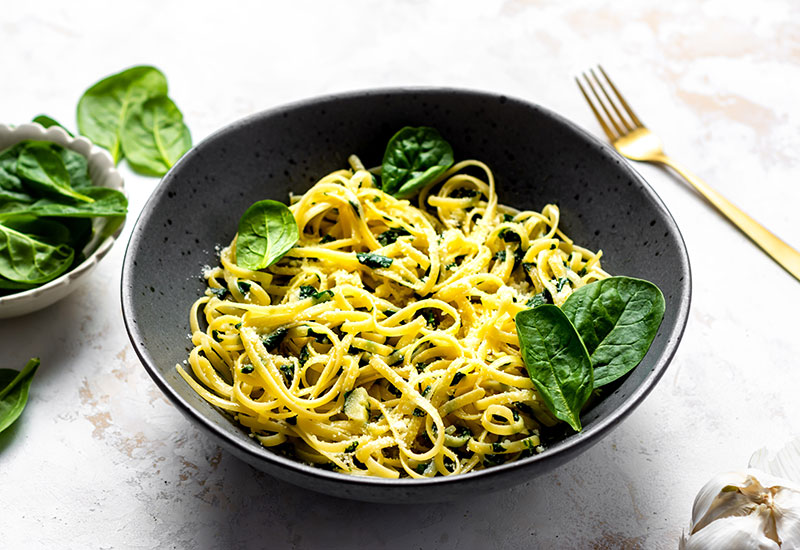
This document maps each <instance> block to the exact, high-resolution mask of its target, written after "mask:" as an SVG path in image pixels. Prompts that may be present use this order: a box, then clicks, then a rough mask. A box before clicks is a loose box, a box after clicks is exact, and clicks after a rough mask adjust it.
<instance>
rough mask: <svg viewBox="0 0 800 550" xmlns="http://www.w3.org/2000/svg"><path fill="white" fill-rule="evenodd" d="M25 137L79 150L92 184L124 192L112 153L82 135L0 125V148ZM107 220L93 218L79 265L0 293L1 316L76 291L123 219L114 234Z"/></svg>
mask: <svg viewBox="0 0 800 550" xmlns="http://www.w3.org/2000/svg"><path fill="white" fill-rule="evenodd" d="M26 139H30V140H38V141H52V142H53V143H57V144H59V145H63V146H64V147H66V148H67V149H72V150H73V151H75V152H78V153H80V154H81V155H83V156H85V157H86V159H87V161H88V167H89V177H91V179H92V183H93V184H94V185H96V186H99V187H108V188H110V189H116V190H117V191H122V192H123V193H124V192H125V185H124V182H123V179H122V176H121V175H120V173H119V172H118V171H117V169H116V167H115V166H114V161H113V160H112V159H111V155H109V154H108V152H107V151H106V150H105V149H101V148H100V147H97V146H95V145H93V144H92V142H91V141H89V140H88V139H86V138H85V137H72V136H70V135H69V134H67V132H65V131H64V129H63V128H59V127H57V126H52V127H50V128H44V127H42V126H41V125H40V124H37V123H35V122H31V123H27V124H20V125H19V126H7V125H5V124H0V151H3V150H5V149H8V148H9V147H11V146H12V145H15V144H17V143H19V142H20V141H24V140H26ZM107 221H108V220H107V219H105V218H95V219H94V220H92V225H93V229H94V236H93V238H92V240H91V241H89V243H87V245H86V246H85V247H84V248H83V254H84V256H85V257H86V259H85V260H84V261H82V262H81V263H80V264H78V265H77V266H75V267H74V268H72V269H70V270H69V271H67V272H66V273H64V274H62V275H60V276H59V277H56V278H55V279H53V280H52V281H50V282H48V283H45V284H43V285H42V286H39V287H37V288H32V289H30V290H26V291H23V292H16V293H14V294H9V295H7V296H0V319H4V318H8V317H17V316H19V315H25V314H26V313H32V312H34V311H37V310H39V309H42V308H45V307H47V306H49V305H51V304H54V303H55V302H57V301H58V300H60V299H62V298H64V297H65V296H67V295H68V294H69V293H70V292H72V291H73V290H75V289H76V288H77V287H78V283H79V282H80V281H83V280H85V278H86V276H87V275H88V274H89V273H91V271H92V270H93V269H94V268H95V266H97V264H98V263H99V262H100V260H101V259H102V258H103V257H104V256H105V255H106V254H108V251H109V250H111V247H112V246H113V245H114V241H115V240H116V238H117V237H118V236H119V234H120V233H121V232H122V227H123V225H124V222H123V224H120V225H119V227H117V228H115V229H113V234H111V235H108V232H107V231H106V224H107ZM109 229H110V228H109Z"/></svg>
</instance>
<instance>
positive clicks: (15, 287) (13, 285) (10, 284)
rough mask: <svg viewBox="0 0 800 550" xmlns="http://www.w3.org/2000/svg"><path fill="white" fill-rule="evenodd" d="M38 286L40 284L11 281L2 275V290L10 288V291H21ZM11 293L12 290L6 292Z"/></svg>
mask: <svg viewBox="0 0 800 550" xmlns="http://www.w3.org/2000/svg"><path fill="white" fill-rule="evenodd" d="M37 286H39V285H33V284H29V283H18V282H16V281H9V280H8V279H6V278H5V277H0V291H5V290H8V291H14V292H19V291H21V290H30V289H32V288H36V287H37ZM10 293H11V292H8V293H6V294H10ZM0 294H1V293H0Z"/></svg>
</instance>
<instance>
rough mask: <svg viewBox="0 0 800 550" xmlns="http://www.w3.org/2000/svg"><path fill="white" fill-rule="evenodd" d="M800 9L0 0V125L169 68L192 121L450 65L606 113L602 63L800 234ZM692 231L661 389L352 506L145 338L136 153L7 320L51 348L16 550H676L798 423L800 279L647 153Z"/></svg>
mask: <svg viewBox="0 0 800 550" xmlns="http://www.w3.org/2000/svg"><path fill="white" fill-rule="evenodd" d="M799 29H800V5H798V4H797V2H793V1H791V0H785V1H765V2H759V3H745V2H730V1H728V0H718V1H702V2H697V1H693V0H692V1H675V2H661V3H654V2H641V1H634V0H628V1H617V2H614V3H605V5H601V4H600V3H597V2H569V3H567V2H556V1H552V2H536V1H524V0H506V1H500V0H483V1H460V2H456V1H451V2H446V1H431V2H424V1H422V0H403V1H395V2H391V3H390V2H379V1H377V0H375V1H366V0H362V1H352V2H323V1H318V2H314V1H295V2H291V3H290V2H282V3H278V2H236V3H233V2H231V3H227V4H225V3H219V2H215V3H200V2H198V3H194V4H192V3H188V2H187V3H178V2H172V3H170V2H164V1H160V2H155V1H140V2H129V3H124V4H123V3H109V2H100V1H92V2H81V3H76V2H73V3H66V2H57V1H46V2H44V1H43V2H28V3H20V2H18V3H16V4H14V5H13V6H7V7H6V9H5V10H4V15H3V17H2V18H0V44H2V46H1V47H0V74H2V78H0V121H3V122H8V123H20V122H24V121H26V120H29V119H30V118H31V117H33V116H34V115H36V114H38V113H40V112H45V113H48V114H50V115H51V116H53V117H55V118H56V119H59V120H62V121H63V122H64V123H66V124H68V125H70V126H73V127H74V109H75V105H76V103H77V100H78V98H79V97H80V95H81V93H82V92H83V90H84V89H85V88H86V87H87V86H88V85H89V84H91V83H92V82H95V81H96V80H98V79H99V78H100V77H102V76H105V75H107V74H110V73H113V72H116V71H118V70H121V69H122V68H125V67H128V66H130V65H134V64H140V63H147V64H154V65H156V66H158V67H160V68H161V69H162V70H163V71H164V72H165V73H166V75H167V77H168V79H169V84H170V88H171V94H170V95H171V96H172V97H173V98H174V99H175V101H176V102H177V104H178V105H179V106H180V107H181V108H182V109H183V111H184V114H185V117H186V120H187V122H188V124H189V126H190V128H191V130H192V133H193V136H194V138H195V141H199V140H200V139H202V138H203V137H205V136H206V135H208V134H209V133H210V132H212V131H214V130H216V129H217V128H219V127H221V126H223V125H225V124H227V123H229V122H231V121H233V120H236V119H238V118H240V117H242V116H245V115H248V114H250V113H253V112H257V111H259V110H262V109H266V108H269V107H272V106H276V105H280V104H283V103H286V102H290V101H294V100H297V99H301V98H307V97H312V96H316V95H319V94H326V93H330V92H337V91H345V90H352V89H359V88H368V87H373V86H385V85H446V86H462V87H468V88H476V89H483V90H490V91H494V92H500V93H505V94H508V95H513V96H518V97H522V98H527V99H529V100H531V101H534V102H537V103H540V104H542V105H545V106H547V107H549V108H551V109H553V110H555V111H558V112H560V113H562V114H563V115H565V116H567V117H569V118H571V119H572V120H574V121H576V122H578V123H579V124H581V125H583V126H584V127H586V128H588V129H589V130H590V131H592V132H594V133H595V134H597V135H600V134H601V131H600V129H599V127H598V126H597V124H596V122H595V121H594V120H593V118H592V115H591V113H590V111H589V110H588V108H587V107H586V105H584V103H583V99H582V98H581V97H580V95H579V93H578V91H577V89H576V87H575V84H574V82H573V81H572V77H573V75H574V74H575V73H576V72H578V71H580V70H582V69H584V68H586V67H588V66H590V65H593V64H595V63H597V62H601V63H602V64H603V65H604V66H605V67H606V69H607V70H609V71H610V72H611V74H612V75H613V76H614V77H615V79H616V80H617V83H618V84H619V85H620V86H621V87H622V88H623V89H624V91H625V92H626V94H627V96H628V97H629V99H631V100H632V102H633V103H634V105H635V107H636V108H637V111H638V113H639V114H640V115H641V116H642V118H644V119H645V121H646V122H647V123H648V124H649V125H650V126H651V127H652V128H653V129H655V130H657V131H658V133H659V134H660V135H661V137H662V138H663V140H664V141H665V142H666V143H667V144H668V151H669V152H670V153H672V154H674V155H675V156H676V157H677V158H679V159H681V160H682V161H683V162H684V163H685V164H687V165H688V166H690V167H692V169H693V170H694V171H695V172H697V173H698V174H700V175H701V176H703V177H704V178H705V179H706V180H707V181H708V182H709V183H711V184H712V185H713V186H715V187H716V188H717V189H719V190H720V191H722V192H723V193H724V194H725V195H727V196H728V197H729V198H730V199H731V200H732V201H733V202H735V203H737V204H739V205H741V206H743V207H746V210H747V211H748V212H749V213H750V214H751V215H752V216H753V217H755V218H756V219H759V220H761V221H763V222H764V223H765V224H766V225H768V226H769V227H770V228H771V229H772V230H773V231H775V232H776V233H777V234H778V235H781V236H782V237H783V238H784V240H786V241H787V242H789V243H791V244H792V245H793V246H794V247H796V248H800V225H798V222H797V208H798V205H800V183H799V182H798V167H800V132H798V127H800V102H798V94H797V91H798V89H800V30H799ZM637 169H638V170H640V172H641V173H642V174H643V175H644V177H645V178H646V179H647V180H648V181H650V183H651V184H652V185H653V187H654V188H655V189H656V191H657V192H658V193H659V194H660V195H661V197H662V198H663V199H664V201H665V202H666V204H667V206H668V207H669V208H670V209H671V211H672V213H673V215H674V216H675V218H676V220H677V222H678V225H679V226H680V227H681V229H682V231H683V234H684V237H685V239H686V243H687V246H688V248H689V252H690V255H691V260H692V267H693V275H694V300H693V305H692V311H691V317H690V320H689V325H688V327H687V330H686V336H685V338H684V341H683V343H682V345H681V348H680V349H679V351H678V354H677V356H676V358H675V360H674V362H673V364H672V365H671V367H670V368H669V370H668V371H667V374H666V376H665V377H664V378H663V379H662V380H661V382H660V384H659V385H658V387H657V388H656V389H655V390H654V391H653V393H652V394H651V395H650V396H649V397H648V399H647V400H646V401H645V402H644V404H643V405H642V406H641V407H639V408H638V409H637V410H636V411H635V412H634V413H633V414H632V415H631V417H630V418H629V419H628V420H626V421H625V422H624V423H623V424H622V425H621V426H620V427H619V428H618V429H617V430H616V431H615V432H613V433H612V434H611V436H610V437H608V438H606V439H605V440H603V441H602V442H601V443H599V444H598V445H597V446H595V447H594V448H592V449H591V450H590V451H588V452H587V453H585V454H584V455H582V456H580V457H579V458H578V459H576V460H574V461H572V462H571V463H569V464H567V465H565V466H563V467H561V468H559V469H558V470H556V471H555V472H553V473H552V474H550V475H547V476H544V477H542V478H539V479H536V480H533V481H531V482H530V483H528V484H526V485H523V486H519V487H516V488H514V489H512V490H508V491H504V492H499V493H495V494H490V495H485V496H475V497H474V498H472V499H469V500H465V501H463V502H458V503H451V504H446V505H433V506H428V505H425V506H423V505H420V506H391V505H375V504H360V503H355V502H348V501H343V500H338V499H335V498H329V497H324V496H320V495H317V494H314V493H310V492H307V491H304V490H299V489H296V488H294V487H292V486H288V485H286V484H284V483H282V482H279V481H276V480H273V479H271V478H269V477H267V476H265V475H263V474H261V473H259V472H257V471H255V470H253V469H252V468H250V467H249V466H247V465H245V464H244V463H242V462H240V461H238V460H237V459H235V458H233V457H232V456H230V455H228V454H227V453H224V452H222V451H221V450H220V449H219V448H217V447H216V446H215V445H213V444H212V443H210V442H209V441H208V440H207V439H206V438H205V437H204V436H203V434H201V433H199V432H198V431H197V430H196V429H195V428H194V427H193V426H192V425H190V424H189V423H188V422H187V421H186V420H185V419H184V418H183V417H182V416H181V415H180V414H179V413H178V412H177V411H176V410H175V409H174V408H173V407H172V406H171V405H170V404H169V403H168V402H167V400H166V399H165V398H164V397H163V396H162V395H161V393H160V391H159V390H158V389H157V388H156V386H155V385H154V384H153V383H152V382H151V380H150V379H149V377H148V376H147V374H146V373H145V372H144V370H143V368H142V367H141V366H140V364H139V362H138V360H137V358H136V357H135V356H134V354H133V352H132V350H131V347H130V345H129V343H128V340H127V336H126V335H125V331H124V328H123V324H122V319H121V315H120V306H119V278H120V266H121V262H122V257H123V254H124V248H125V243H126V241H127V238H128V235H129V232H130V229H131V227H132V226H133V222H134V221H135V219H136V216H137V214H138V212H139V211H140V209H141V208H142V206H143V205H144V203H145V201H146V199H147V197H148V196H149V194H150V193H151V192H152V190H153V189H154V188H155V186H156V185H157V184H158V182H157V180H156V179H152V178H145V177H141V176H137V175H135V174H133V173H131V172H130V170H128V168H127V166H125V165H124V163H123V165H122V170H123V173H124V175H125V177H126V183H127V187H128V191H129V193H130V197H131V215H130V217H129V221H128V225H127V227H126V230H125V232H124V234H123V236H122V238H121V240H120V242H119V243H118V244H117V245H116V246H115V248H114V250H113V251H112V252H111V254H110V255H109V257H108V258H107V259H105V260H104V261H103V263H102V264H101V266H100V267H99V268H98V269H97V270H96V271H95V272H94V273H93V275H92V276H91V278H90V281H89V282H88V283H87V284H85V285H84V286H83V287H82V288H80V289H79V290H78V291H76V292H75V293H74V294H72V295H71V296H70V297H69V298H67V299H65V300H64V301H62V302H60V303H59V304H57V305H55V306H53V307H51V308H49V309H48V310H46V311H42V312H39V313H36V314H33V315H29V316H26V317H23V318H19V319H13V320H5V321H0V365H2V366H3V367H10V368H20V367H21V366H22V365H23V364H24V362H25V360H27V358H28V357H30V356H33V355H39V356H41V359H42V367H41V368H40V370H39V372H38V374H37V376H36V380H35V383H34V386H33V389H32V395H31V400H30V402H29V404H28V408H27V409H26V411H25V414H24V416H23V417H22V419H21V420H20V421H19V422H17V423H16V425H14V426H13V427H12V428H11V429H9V430H7V431H6V432H4V433H2V434H0V547H3V548H10V549H18V548H81V549H83V548H181V549H182V548H226V547H236V548H271V549H272V548H274V549H284V548H296V549H307V548H308V549H317V548H356V547H360V548H404V549H417V548H425V549H428V548H461V549H472V548H486V547H492V548H504V549H505V548H514V549H516V548H537V547H541V548H568V549H573V548H579V549H582V548H587V549H611V548H628V549H639V548H647V549H672V548H675V547H676V545H677V539H678V537H679V535H680V533H681V530H682V529H683V528H684V527H685V526H686V525H687V523H688V521H689V515H690V512H691V505H692V500H693V498H694V495H695V493H696V492H697V490H698V489H699V488H700V486H701V485H702V484H703V483H704V482H705V481H706V480H707V479H708V478H709V477H710V476H711V475H712V474H714V473H716V472H717V471H720V470H725V469H734V468H739V467H743V466H744V465H745V464H746V463H747V460H748V458H749V456H750V454H751V452H752V451H753V450H754V449H755V448H757V447H759V446H761V445H764V444H769V443H774V442H777V441H780V440H781V439H782V438H783V437H785V436H787V435H789V434H791V433H794V432H797V431H798V419H799V418H800V401H799V400H798V399H797V388H798V386H800V368H798V367H799V366H800V365H798V363H799V362H800V360H798V357H800V338H798V327H799V325H800V324H799V323H798V321H797V314H796V311H797V309H798V306H800V283H798V282H797V281H796V280H794V279H792V278H791V277H790V276H789V275H787V274H786V273H785V272H784V271H782V270H781V269H780V268H779V267H777V266H776V265H775V264H774V263H773V262H772V261H771V260H769V259H768V258H767V257H766V256H764V255H763V254H762V253H761V252H760V251H759V250H758V249H757V248H755V247H754V246H753V245H751V244H750V243H749V241H747V239H746V238H745V237H743V236H742V235H740V234H739V233H738V232H737V231H736V230H735V229H733V228H732V226H731V225H729V224H728V223H727V222H725V221H724V220H723V219H722V218H720V217H719V216H718V215H716V214H715V212H714V211H713V210H712V209H711V207H709V206H707V205H706V204H705V203H704V202H703V201H702V200H700V199H699V198H698V197H697V196H695V195H694V193H693V192H692V191H690V190H689V189H688V187H687V186H685V185H683V184H681V183H679V182H678V181H677V180H675V179H674V178H672V177H671V176H669V175H667V174H666V173H664V172H662V171H661V170H659V169H658V168H655V167H650V166H637Z"/></svg>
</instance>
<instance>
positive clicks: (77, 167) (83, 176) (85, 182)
mask: <svg viewBox="0 0 800 550" xmlns="http://www.w3.org/2000/svg"><path fill="white" fill-rule="evenodd" d="M50 146H51V148H52V149H53V150H54V151H56V152H57V153H58V154H59V155H61V160H63V161H64V167H65V168H66V169H67V173H68V174H69V182H70V185H72V187H73V189H79V188H81V187H90V186H91V185H92V180H91V178H90V177H89V161H88V160H86V157H84V156H83V155H81V154H80V153H78V152H77V151H73V150H72V149H67V148H66V147H61V146H60V145H56V144H55V143H51V144H50Z"/></svg>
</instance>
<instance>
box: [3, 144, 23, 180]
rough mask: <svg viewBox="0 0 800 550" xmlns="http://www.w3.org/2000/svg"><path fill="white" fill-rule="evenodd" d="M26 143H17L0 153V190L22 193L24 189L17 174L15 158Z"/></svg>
mask: <svg viewBox="0 0 800 550" xmlns="http://www.w3.org/2000/svg"><path fill="white" fill-rule="evenodd" d="M26 144H27V142H22V143H18V144H16V145H14V146H12V147H9V148H8V149H6V150H4V151H2V152H0V188H2V189H5V190H6V191H16V192H18V193H22V192H24V191H25V188H24V187H23V185H22V180H20V179H19V175H18V174H17V158H19V153H20V151H22V149H24V147H25V145H26Z"/></svg>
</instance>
